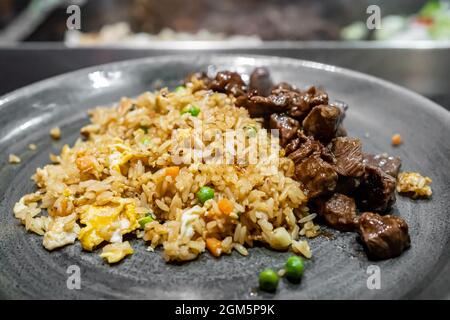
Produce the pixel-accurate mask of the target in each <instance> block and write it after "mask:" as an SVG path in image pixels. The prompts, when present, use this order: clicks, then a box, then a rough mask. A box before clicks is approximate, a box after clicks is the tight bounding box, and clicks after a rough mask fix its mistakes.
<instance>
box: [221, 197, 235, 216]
mask: <svg viewBox="0 0 450 320" xmlns="http://www.w3.org/2000/svg"><path fill="white" fill-rule="evenodd" d="M218 205H219V209H220V211H222V213H224V214H230V213H231V212H232V211H233V202H231V201H230V200H228V199H220V200H219V203H218Z"/></svg>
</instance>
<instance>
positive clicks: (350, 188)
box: [336, 175, 362, 195]
mask: <svg viewBox="0 0 450 320" xmlns="http://www.w3.org/2000/svg"><path fill="white" fill-rule="evenodd" d="M361 178H362V177H357V178H355V177H344V176H341V175H339V179H338V182H337V186H336V192H339V193H342V194H347V195H353V194H354V193H355V190H357V188H358V187H359V186H360V184H361Z"/></svg>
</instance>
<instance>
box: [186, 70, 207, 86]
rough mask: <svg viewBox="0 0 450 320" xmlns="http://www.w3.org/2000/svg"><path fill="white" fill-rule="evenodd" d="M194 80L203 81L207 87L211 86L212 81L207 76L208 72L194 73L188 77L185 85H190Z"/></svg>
mask: <svg viewBox="0 0 450 320" xmlns="http://www.w3.org/2000/svg"><path fill="white" fill-rule="evenodd" d="M192 78H196V79H197V80H201V81H203V83H204V84H205V86H208V85H209V82H210V81H211V79H210V78H209V77H208V75H207V74H206V72H200V71H199V72H193V73H190V74H188V76H187V77H186V78H185V79H184V83H185V84H186V83H189V82H191V81H192Z"/></svg>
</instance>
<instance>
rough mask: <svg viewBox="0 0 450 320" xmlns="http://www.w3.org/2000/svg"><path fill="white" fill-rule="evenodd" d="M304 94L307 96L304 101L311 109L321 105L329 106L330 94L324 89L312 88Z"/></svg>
mask: <svg viewBox="0 0 450 320" xmlns="http://www.w3.org/2000/svg"><path fill="white" fill-rule="evenodd" d="M303 94H304V96H305V97H304V100H305V101H306V102H307V103H308V104H309V105H310V106H311V108H313V107H315V106H319V105H321V104H328V94H327V93H326V92H325V90H323V89H320V88H317V87H314V86H312V87H310V88H309V89H308V90H306V91H305V92H304V93H303ZM345 110H346V109H345ZM345 110H344V111H345Z"/></svg>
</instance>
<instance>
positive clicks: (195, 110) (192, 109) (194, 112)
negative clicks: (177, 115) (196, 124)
mask: <svg viewBox="0 0 450 320" xmlns="http://www.w3.org/2000/svg"><path fill="white" fill-rule="evenodd" d="M185 113H190V114H191V116H193V117H196V116H198V115H199V113H200V108H199V107H197V106H196V105H192V106H188V107H186V108H184V109H183V110H182V111H181V114H185Z"/></svg>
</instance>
